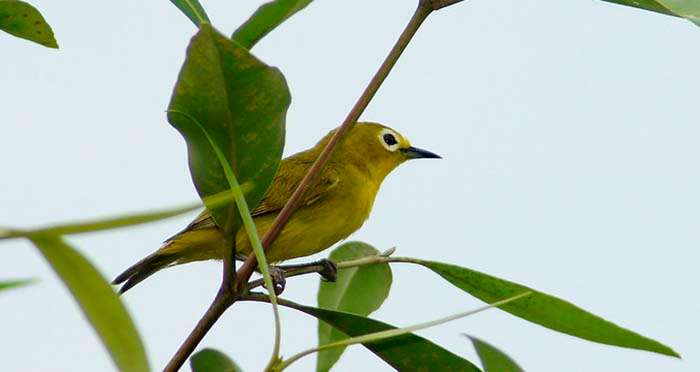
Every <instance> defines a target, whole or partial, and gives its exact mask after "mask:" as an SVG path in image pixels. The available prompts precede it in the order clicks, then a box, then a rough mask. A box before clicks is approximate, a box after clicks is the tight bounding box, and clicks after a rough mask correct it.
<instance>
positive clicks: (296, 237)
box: [113, 122, 441, 294]
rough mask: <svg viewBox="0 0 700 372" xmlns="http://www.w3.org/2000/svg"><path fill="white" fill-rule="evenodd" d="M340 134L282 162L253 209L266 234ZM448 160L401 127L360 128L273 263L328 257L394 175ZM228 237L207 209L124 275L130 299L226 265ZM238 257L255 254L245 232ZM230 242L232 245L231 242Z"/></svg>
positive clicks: (305, 201) (313, 189)
mask: <svg viewBox="0 0 700 372" xmlns="http://www.w3.org/2000/svg"><path fill="white" fill-rule="evenodd" d="M337 130H338V128H336V129H333V130H331V131H330V132H329V133H328V134H327V135H325V136H324V137H323V138H322V139H321V140H320V141H319V142H318V143H317V144H316V145H315V146H313V147H312V148H310V149H308V150H305V151H302V152H299V153H296V154H294V155H291V156H289V157H287V158H285V159H282V161H281V162H280V165H279V168H278V170H277V173H276V175H275V177H274V179H273V181H272V183H271V185H270V186H269V188H268V190H267V191H266V193H265V195H264V196H263V198H262V200H261V201H260V203H259V204H258V205H257V207H255V208H254V209H253V210H252V211H251V215H252V217H253V221H254V222H255V225H256V229H257V231H258V234H259V235H260V236H262V235H264V234H265V232H266V231H267V230H268V229H269V228H270V226H271V225H272V223H273V221H274V220H275V218H276V217H277V214H278V213H279V212H280V211H281V209H282V207H284V205H285V203H286V202H287V200H289V198H290V197H291V195H292V193H293V192H294V190H295V189H296V187H297V186H298V185H299V183H300V182H301V179H302V178H303V177H304V175H305V174H306V172H307V171H308V169H309V168H310V167H311V165H312V164H313V163H314V161H315V160H316V158H317V157H318V155H319V154H320V153H321V151H322V150H323V148H324V147H325V146H326V144H327V143H328V142H329V141H330V139H331V137H332V136H333V134H334V133H335V132H336V131H337ZM426 158H437V159H439V158H441V157H440V156H439V155H437V154H435V153H433V152H430V151H427V150H423V149H420V148H417V147H413V146H411V143H410V142H409V140H408V139H407V138H406V137H405V136H403V135H401V134H400V133H399V132H397V131H395V130H394V129H391V128H389V127H388V126H385V125H383V124H379V123H375V122H358V123H356V124H355V125H354V126H352V127H351V129H350V130H349V131H348V133H346V136H345V137H344V138H343V139H342V141H341V142H340V143H339V145H338V147H337V148H336V149H335V151H334V152H333V154H332V155H331V157H330V158H329V161H328V163H327V164H326V166H325V167H324V168H323V170H322V171H321V173H320V175H319V176H318V177H317V179H316V181H315V182H314V183H313V184H312V185H311V186H310V187H309V188H308V189H307V190H306V192H305V193H304V196H303V197H302V201H301V203H300V204H299V207H298V209H297V210H296V211H295V212H294V214H292V216H291V218H290V219H289V220H288V221H287V223H286V224H285V226H284V227H283V228H282V230H281V232H280V234H279V236H278V237H277V239H276V240H274V241H273V242H272V243H271V245H270V246H269V247H268V248H267V249H266V257H267V259H268V261H269V262H270V263H278V262H282V261H286V260H289V259H293V258H298V257H305V256H309V255H312V254H314V253H317V252H320V251H323V250H325V249H327V248H329V247H331V246H332V245H334V244H335V243H337V242H339V241H341V240H344V239H345V238H347V237H348V236H349V235H350V234H352V233H353V232H355V231H356V230H358V229H359V228H360V227H361V226H362V225H363V224H364V222H365V221H366V220H367V218H368V217H369V215H370V212H371V210H372V205H373V204H374V200H375V197H376V196H377V193H378V191H379V188H380V186H381V184H382V182H383V181H384V179H385V178H386V176H387V175H389V173H391V171H393V170H394V169H396V168H397V167H398V166H399V165H401V164H402V163H404V162H406V161H407V160H411V159H426ZM227 241H230V240H227V239H226V236H225V235H224V232H223V230H221V229H220V228H219V227H217V225H216V224H215V222H214V220H213V218H212V216H211V213H210V212H209V211H208V210H206V209H205V210H204V211H203V212H202V213H201V214H200V215H199V216H198V217H196V218H195V219H194V221H192V222H191V223H190V224H189V225H188V226H187V227H185V228H184V229H183V230H182V231H180V232H178V233H177V234H175V235H173V236H172V237H170V238H168V239H167V240H166V241H165V242H164V243H163V245H162V246H161V247H160V249H158V250H157V251H156V252H154V253H152V254H151V255H149V256H147V257H145V258H144V259H142V260H141V261H139V262H137V263H136V264H134V265H133V266H131V267H129V268H128V269H126V270H125V271H124V272H123V273H122V274H120V275H119V276H117V277H116V279H115V280H114V282H113V284H115V285H119V284H122V286H121V288H120V290H119V292H120V294H121V293H124V292H126V291H127V290H129V289H130V288H132V287H133V286H134V285H136V284H138V283H140V282H141V281H143V280H144V279H146V278H148V277H149V276H151V275H153V274H154V273H155V272H157V271H159V270H161V269H164V268H166V267H170V266H174V265H180V264H185V263H189V262H194V261H204V260H211V259H218V260H221V259H223V256H224V248H225V247H226V244H227ZM235 242H236V250H237V257H244V256H245V255H248V254H249V253H250V252H251V251H252V249H251V245H250V242H249V240H248V236H247V234H246V232H245V229H243V228H240V229H239V230H238V231H237V232H236V236H235ZM229 244H230V243H229Z"/></svg>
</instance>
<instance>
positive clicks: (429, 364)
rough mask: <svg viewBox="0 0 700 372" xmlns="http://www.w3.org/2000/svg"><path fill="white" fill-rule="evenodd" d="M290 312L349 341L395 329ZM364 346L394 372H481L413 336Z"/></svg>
mask: <svg viewBox="0 0 700 372" xmlns="http://www.w3.org/2000/svg"><path fill="white" fill-rule="evenodd" d="M521 301H522V300H521ZM280 304H281V305H285V306H289V304H287V303H283V302H281V303H280ZM293 308H295V309H297V310H300V311H303V312H305V313H307V314H309V315H312V316H315V317H316V318H318V319H320V320H322V321H324V322H326V323H328V324H330V325H332V326H333V327H336V328H338V329H339V330H341V331H342V332H343V333H345V334H347V335H349V336H352V337H356V336H362V335H366V334H370V333H375V332H381V331H386V330H390V329H396V327H394V326H392V325H389V324H386V323H383V322H380V321H378V320H374V319H371V318H365V317H363V316H359V315H354V314H350V313H344V312H341V311H333V310H325V309H320V308H315V307H310V306H301V305H295V306H293ZM363 346H365V347H366V348H367V349H369V350H370V351H372V352H373V353H374V354H376V355H377V356H378V357H380V358H382V359H383V360H384V361H385V362H387V363H388V364H389V365H391V366H392V367H394V368H395V369H396V370H397V371H402V372H414V371H415V372H429V371H435V367H436V366H439V370H440V371H443V372H451V371H455V372H457V371H460V372H467V371H474V372H478V371H480V369H479V367H477V366H475V365H474V364H473V363H471V362H470V361H468V360H466V359H464V358H462V357H460V356H459V355H456V354H453V353H452V352H450V351H448V350H445V349H443V348H442V347H440V346H438V345H436V344H434V343H432V342H431V341H429V340H426V339H425V338H423V337H420V336H417V335H415V334H413V333H409V334H405V335H401V336H396V337H392V338H388V339H384V340H379V341H374V342H368V343H366V344H363Z"/></svg>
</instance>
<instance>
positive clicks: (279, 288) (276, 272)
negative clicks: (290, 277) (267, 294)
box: [270, 266, 287, 296]
mask: <svg viewBox="0 0 700 372" xmlns="http://www.w3.org/2000/svg"><path fill="white" fill-rule="evenodd" d="M270 277H271V278H272V286H273V287H274V288H275V294H276V295H278V296H279V295H281V294H282V292H284V288H285V286H286V285H287V279H286V278H285V277H284V269H282V268H280V267H277V266H270Z"/></svg>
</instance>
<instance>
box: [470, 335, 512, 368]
mask: <svg viewBox="0 0 700 372" xmlns="http://www.w3.org/2000/svg"><path fill="white" fill-rule="evenodd" d="M465 336H467V337H469V339H470V340H471V341H472V344H474V349H476V353H477V354H478V355H479V359H481V365H482V367H484V372H524V371H523V369H522V368H520V366H519V365H518V364H517V363H515V361H514V360H513V359H511V358H510V357H509V356H508V355H506V354H505V353H503V352H502V351H501V350H499V349H497V348H495V347H494V346H493V345H491V344H489V343H487V342H486V341H483V340H480V339H478V338H476V337H473V336H469V335H465Z"/></svg>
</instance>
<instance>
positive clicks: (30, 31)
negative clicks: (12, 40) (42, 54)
mask: <svg viewBox="0 0 700 372" xmlns="http://www.w3.org/2000/svg"><path fill="white" fill-rule="evenodd" d="M0 30H3V31H6V32H8V33H10V34H12V35H15V36H17V37H21V38H22V39H27V40H30V41H33V42H35V43H38V44H41V45H43V46H45V47H49V48H58V44H57V43H56V39H55V38H54V36H53V30H52V29H51V26H49V24H48V23H46V20H45V19H44V17H43V16H42V15H41V13H39V11H38V10H36V8H34V7H33V6H31V5H29V4H27V3H25V2H24V1H17V0H0Z"/></svg>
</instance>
